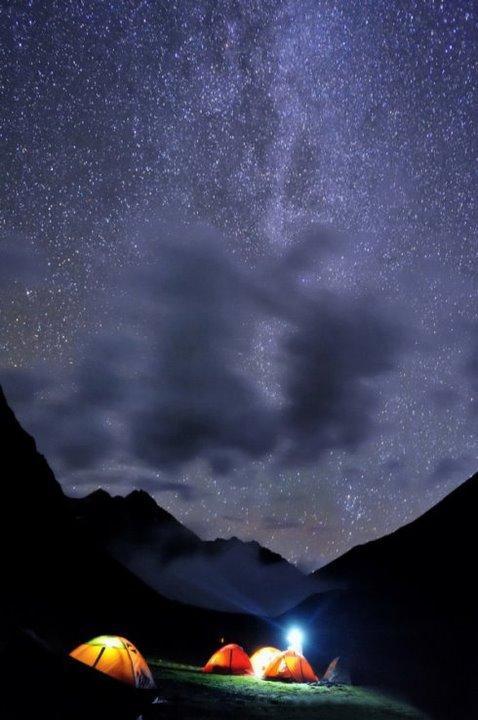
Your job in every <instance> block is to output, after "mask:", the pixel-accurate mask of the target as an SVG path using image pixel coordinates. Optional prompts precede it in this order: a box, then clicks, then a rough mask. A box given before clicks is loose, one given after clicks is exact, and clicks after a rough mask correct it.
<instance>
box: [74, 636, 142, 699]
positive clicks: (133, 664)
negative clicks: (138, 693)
mask: <svg viewBox="0 0 478 720" xmlns="http://www.w3.org/2000/svg"><path fill="white" fill-rule="evenodd" d="M70 655H71V657H73V658H75V660H79V661H80V662H82V663H85V665H89V666H90V667H92V668H96V670H100V672H103V673H106V674H107V675H111V677H113V678H116V680H121V681H122V682H124V683H128V684H129V685H134V687H137V688H145V689H149V688H154V687H155V684H154V680H153V676H152V675H151V671H150V669H149V667H148V665H147V663H146V660H145V659H144V657H143V656H142V655H141V653H140V652H138V650H137V649H136V648H135V646H134V645H133V644H132V643H130V642H129V640H126V639H125V638H123V637H119V636H117V635H100V636H99V637H96V638H94V639H93V640H90V641H89V642H86V643H84V644H83V645H79V646H78V647H77V648H75V649H74V650H72V652H71V653H70Z"/></svg>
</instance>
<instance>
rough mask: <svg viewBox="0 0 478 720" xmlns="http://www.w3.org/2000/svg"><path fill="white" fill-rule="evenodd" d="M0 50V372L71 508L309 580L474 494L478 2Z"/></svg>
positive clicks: (25, 18) (169, 11)
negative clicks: (183, 535) (135, 512)
mask: <svg viewBox="0 0 478 720" xmlns="http://www.w3.org/2000/svg"><path fill="white" fill-rule="evenodd" d="M0 22H1V26H0V33H1V34H0V63H1V65H0V73H1V75H0V89H1V95H2V101H1V104H0V122H1V124H0V139H1V148H2V150H1V152H2V162H1V168H2V169H1V177H2V183H1V190H0V223H1V225H0V226H1V234H2V240H1V245H0V281H1V288H0V293H1V295H0V297H1V312H2V314H1V328H2V340H1V342H2V345H1V350H2V356H1V361H0V362H1V364H0V373H1V379H2V382H3V384H4V386H5V390H6V392H7V396H8V398H9V399H10V401H11V403H12V405H13V407H14V408H15V410H16V412H17V413H18V415H19V417H20V419H21V420H22V422H23V423H24V424H25V426H26V427H27V428H28V429H29V430H30V431H31V432H33V433H34V435H35V437H36V438H37V440H38V444H39V447H40V449H42V450H43V451H44V452H45V453H46V455H47V457H48V459H49V461H50V463H51V465H52V467H53V468H54V470H55V472H56V473H57V475H58V477H59V479H60V480H61V482H62V483H63V485H64V487H65V489H66V490H67V491H68V492H71V493H77V494H84V493H85V492H88V491H89V490H91V489H93V488H95V487H98V486H104V487H106V488H108V489H109V490H111V491H112V492H119V493H124V492H127V491H128V490H129V489H131V488H132V487H144V488H146V489H147V490H148V491H149V492H151V493H152V494H154V496H155V497H156V499H157V500H158V502H159V503H160V504H162V505H163V506H165V507H166V508H167V509H168V510H170V511H171V512H173V513H174V514H175V515H176V516H177V517H178V518H180V519H181V520H182V521H184V522H185V523H186V524H187V525H189V526H190V527H192V528H194V529H196V530H197V531H198V532H200V534H201V535H203V536H204V537H216V536H218V535H220V536H229V535H232V534H234V535H238V536H240V537H242V538H244V539H250V538H255V539H257V540H259V541H260V542H262V543H264V544H266V545H268V546H269V547H271V548H273V549H275V550H277V551H279V552H281V553H282V554H283V555H285V556H286V557H288V558H289V559H291V560H293V561H294V562H298V563H301V564H303V565H304V566H306V567H316V566H318V565H320V564H322V563H323V562H325V561H326V560H328V559H330V558H332V557H334V556H336V555H337V554H339V553H340V552H343V551H344V550H346V549H347V548H349V547H350V546H352V545H354V544H357V543H359V542H363V541H365V540H368V539H370V538H373V537H376V536H378V535H381V534H383V533H385V532H388V531H390V530H392V529H394V528H396V527H397V526H399V525H400V524H403V523H404V522H406V521H407V520H410V519H412V518H413V517H415V516H417V515H418V514H419V513H420V512H423V511H424V510H425V509H426V508H428V507H429V506H431V505H432V504H433V503H434V502H436V501H438V500H439V499H440V498H441V497H442V496H444V495H445V494H446V493H447V492H449V491H450V490H452V489H453V488H454V487H455V486H457V485H458V484H459V483H460V482H461V481H463V480H464V479H465V478H466V477H467V476H468V475H469V474H471V472H472V471H474V470H476V448H477V443H476V429H477V418H478V411H477V409H476V403H477V399H476V392H477V389H478V338H477V335H478V333H477V329H478V318H477V312H476V311H477V308H476V255H477V252H476V251H477V240H476V220H477V216H476V196H477V181H476V167H477V165H476V163H477V143H476V130H475V128H474V125H473V120H474V116H473V111H474V108H476V100H477V98H476V78H477V58H476V40H477V17H476V9H475V8H474V3H472V2H464V1H462V0H453V1H451V2H431V1H425V0H420V1H417V2H412V1H411V0H408V1H406V0H401V1H400V2H396V3H389V2H382V1H375V0H374V1H371V2H367V1H360V2H347V3H340V2H333V1H329V2H322V1H321V0H314V1H313V2H302V1H300V0H298V1H297V2H289V3H282V2H276V1H275V0H274V2H267V1H262V2H246V1H245V0H240V1H237V2H224V3H215V2H201V0H197V2H164V3H162V2H153V0H150V1H148V0H143V2H139V1H138V2H133V1H129V2H126V1H122V0H117V1H115V2H110V3H108V2H101V3H99V2H91V1H88V0H72V1H71V2H67V1H66V0H63V2H58V1H55V0H52V1H51V2H48V3H44V2H35V1H34V0H31V1H30V2H21V1H19V2H15V3H6V4H3V6H2V7H1V9H0Z"/></svg>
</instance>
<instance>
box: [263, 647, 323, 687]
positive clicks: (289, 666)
mask: <svg viewBox="0 0 478 720" xmlns="http://www.w3.org/2000/svg"><path fill="white" fill-rule="evenodd" d="M263 677H264V680H282V681H283V682H300V683H306V682H316V681H317V680H318V677H317V675H316V674H315V672H314V671H313V670H312V668H311V666H310V665H309V663H308V662H307V660H306V659H305V657H304V656H303V655H299V653H297V652H295V650H285V652H282V653H280V655H277V657H275V658H274V659H273V660H272V662H270V663H269V665H268V666H267V668H266V669H265V672H264V676H263Z"/></svg>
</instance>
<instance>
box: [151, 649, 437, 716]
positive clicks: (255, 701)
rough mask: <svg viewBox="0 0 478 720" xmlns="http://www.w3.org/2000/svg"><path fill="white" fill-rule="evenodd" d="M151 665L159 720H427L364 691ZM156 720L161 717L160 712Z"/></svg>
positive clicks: (165, 664)
mask: <svg viewBox="0 0 478 720" xmlns="http://www.w3.org/2000/svg"><path fill="white" fill-rule="evenodd" d="M148 662H149V665H150V668H151V670H152V672H153V674H154V676H155V680H156V683H157V686H158V699H159V704H158V705H157V706H156V707H157V717H158V718H159V717H161V718H181V720H209V719H210V720H215V718H221V720H224V718H228V720H266V719H267V720H276V719H277V720H296V719H297V720H299V718H300V720H313V719H314V720H426V719H425V716H424V715H423V714H422V713H420V712H418V711H417V710H415V709H414V708H413V707H411V706H409V705H406V704H405V703H403V702H400V701H398V700H395V699H392V698H390V697H387V696H386V695H383V694H382V693H378V692H376V691H373V690H368V689H365V688H359V687H352V686H348V685H338V686H335V687H324V686H320V685H300V684H290V683H279V682H267V681H263V680H259V679H257V678H254V677H232V676H224V675H206V674H204V673H203V672H201V670H200V668H197V667H192V666H186V665H178V664H175V663H169V662H165V661H161V660H155V659H149V661H148ZM149 717H150V715H149V713H148V718H149ZM151 717H156V713H155V712H154V713H153V715H151Z"/></svg>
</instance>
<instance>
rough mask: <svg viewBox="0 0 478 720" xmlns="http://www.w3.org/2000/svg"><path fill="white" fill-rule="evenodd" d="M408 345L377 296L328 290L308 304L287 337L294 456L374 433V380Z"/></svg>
mask: <svg viewBox="0 0 478 720" xmlns="http://www.w3.org/2000/svg"><path fill="white" fill-rule="evenodd" d="M403 346H404V330H403V328H402V327H401V326H400V325H399V324H398V323H397V322H395V321H394V320H393V319H392V317H391V315H390V314H389V313H388V311H387V309H386V308H384V307H382V306H381V304H380V301H379V299H378V298H376V297H373V296H371V295H365V296H363V297H359V298H356V297H346V296H340V297H339V296H338V295H337V294H336V293H334V294H331V293H328V294H326V293H323V294H322V295H321V297H320V298H319V299H317V300H313V301H311V302H309V303H308V304H304V308H303V311H302V314H301V316H300V317H299V318H298V320H297V323H296V326H295V328H294V330H293V332H292V333H291V334H290V335H289V336H288V337H286V339H285V342H284V366H285V377H284V395H285V398H286V405H285V409H284V411H283V413H282V416H283V427H284V431H283V432H284V435H285V437H286V439H287V443H288V448H287V451H286V455H287V457H288V459H289V461H291V462H293V463H297V462H310V461H312V460H314V459H315V458H317V456H318V455H319V454H320V453H321V452H322V451H324V450H327V449H332V448H342V449H355V448H356V447H357V446H358V445H359V444H360V443H361V442H363V441H364V440H365V439H366V438H367V437H368V436H369V435H370V434H371V433H372V431H373V430H374V427H375V426H374V413H375V411H376V409H377V404H378V398H377V393H376V390H375V389H374V387H373V385H372V384H371V382H370V381H371V380H373V379H374V378H377V377H378V376H380V375H382V374H383V373H386V372H390V371H391V370H393V369H394V368H395V366H396V361H397V358H398V356H399V355H400V353H401V352H402V349H403Z"/></svg>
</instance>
